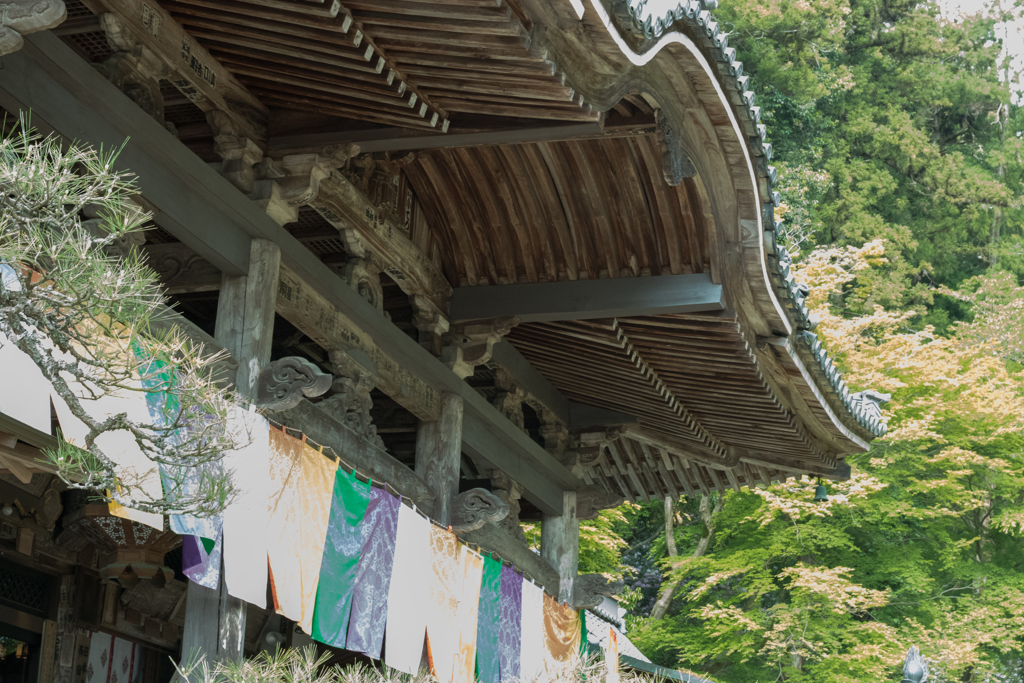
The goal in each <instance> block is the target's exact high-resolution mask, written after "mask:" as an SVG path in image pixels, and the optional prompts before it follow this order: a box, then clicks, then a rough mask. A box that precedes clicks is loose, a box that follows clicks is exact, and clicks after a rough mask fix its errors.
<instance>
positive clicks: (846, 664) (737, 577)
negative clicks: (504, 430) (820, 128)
mask: <svg viewBox="0 0 1024 683" xmlns="http://www.w3.org/2000/svg"><path fill="white" fill-rule="evenodd" d="M886 256H887V254H886V253H885V251H884V250H883V249H882V247H881V243H880V242H875V243H871V244H868V245H865V247H863V248H860V249H853V248H847V249H835V248H833V249H829V250H819V251H816V252H812V253H811V254H809V255H808V256H807V257H806V259H805V260H804V261H803V262H802V263H801V264H799V265H798V267H797V271H796V272H797V275H798V277H800V279H802V280H805V281H807V282H808V283H809V284H810V285H811V286H812V293H811V296H810V297H809V299H808V301H809V304H810V305H811V306H812V307H814V308H816V309H817V310H818V312H819V313H820V315H821V324H820V326H819V334H820V335H821V336H822V339H823V341H824V343H825V344H826V346H828V347H829V349H830V351H831V352H832V353H833V354H834V355H835V356H836V357H837V358H838V359H839V361H840V364H841V366H842V368H843V370H844V373H845V377H846V379H847V381H848V382H850V384H851V385H852V386H853V387H854V388H855V389H856V388H868V387H871V388H874V389H877V390H880V391H886V392H889V393H890V394H891V395H892V401H891V403H890V404H889V405H888V406H887V411H886V412H887V417H888V420H889V425H890V432H889V434H888V435H887V436H886V438H884V439H879V440H877V441H876V442H875V443H874V444H873V445H872V448H871V450H870V452H868V453H865V454H861V455H857V456H853V457H852V458H850V460H851V462H852V465H853V468H854V473H853V477H852V478H851V480H850V481H849V482H842V483H833V484H831V485H830V486H829V500H828V501H827V502H826V503H815V502H813V486H814V484H815V482H813V481H810V480H802V481H789V482H786V483H784V484H777V485H774V486H772V487H770V488H769V489H767V490H755V491H744V492H742V493H732V492H730V493H729V494H728V495H727V499H726V504H725V506H724V509H723V511H722V513H721V517H720V519H719V520H718V523H717V527H716V528H717V531H716V534H715V537H714V546H713V547H712V549H711V551H710V552H709V553H707V554H705V555H704V556H703V557H700V558H697V559H693V558H690V557H686V556H685V555H684V554H683V553H682V552H681V553H680V558H682V559H679V560H676V561H674V562H668V561H664V562H663V564H664V566H665V568H666V570H667V573H668V576H667V582H679V588H678V589H677V591H676V596H677V599H676V600H675V602H674V604H673V607H672V610H671V611H670V612H669V614H668V616H667V618H665V619H662V620H643V619H640V620H636V621H635V622H634V630H633V633H632V638H633V640H634V642H635V643H636V644H637V645H638V646H639V647H641V648H647V650H648V651H649V653H650V654H652V655H653V656H654V657H655V658H656V659H657V660H658V661H659V662H661V663H663V664H666V665H674V666H683V667H687V668H690V669H693V670H697V671H707V672H709V673H712V674H713V675H715V676H716V677H717V678H719V679H720V680H723V681H736V682H740V681H743V682H746V681H774V680H778V679H782V680H787V681H801V682H804V681H806V682H808V683H810V682H814V683H818V682H819V681H820V682H821V683H825V682H826V681H849V682H853V681H868V680H872V681H873V680H885V679H889V678H893V677H894V676H895V671H896V665H897V664H898V663H899V661H900V660H901V659H902V657H903V655H904V654H905V652H906V650H907V648H908V647H909V646H910V645H918V646H920V648H921V650H922V652H923V653H924V655H925V657H926V658H927V659H928V660H929V661H930V662H931V665H932V668H933V677H934V680H937V681H952V680H957V681H966V682H971V681H988V680H996V679H998V677H999V676H1005V675H1008V674H1010V673H1011V672H1012V671H1013V670H1014V667H1017V666H1018V665H1019V661H1018V659H1019V653H1020V652H1021V651H1022V650H1024V574H1022V570H1024V371H1022V366H1021V364H1020V363H1019V362H1016V361H1007V360H1005V358H1006V357H1007V355H1008V352H1007V349H1008V348H1011V347H1012V344H1013V343H1015V342H1016V341H1017V340H1019V339H1020V335H1021V333H1022V332H1024V317H1022V316H1019V315H1017V316H1016V318H1014V317H1013V316H1012V315H1011V313H1012V311H1013V310H1015V309H1012V308H1009V309H1008V308H1007V307H1012V306H1015V305H1019V302H1020V300H1021V298H1022V297H1021V291H1020V290H1021V288H1020V287H1019V286H1017V284H1016V282H1015V281H1014V279H1013V278H1012V277H1008V276H1007V275H1006V274H1005V273H1000V272H997V271H993V272H991V273H990V274H989V275H987V276H985V277H979V278H977V279H974V280H972V281H969V282H967V283H965V286H964V287H963V289H962V290H956V291H954V290H947V291H946V292H945V294H946V296H948V297H950V298H952V299H954V300H957V301H962V302H965V303H966V304H969V305H970V306H971V310H972V312H973V321H972V322H970V323H961V324H958V325H954V326H952V327H951V328H950V334H949V336H947V337H940V336H937V335H936V334H935V333H934V331H933V330H931V329H930V328H925V329H923V330H920V331H915V330H913V329H912V328H908V324H907V323H908V320H909V319H910V318H911V317H912V313H908V312H906V311H902V312H901V311H886V310H885V309H882V308H880V307H876V308H874V309H873V310H872V312H871V313H869V314H866V315H862V316H857V317H851V316H849V310H850V306H849V305H848V303H847V302H846V301H844V298H851V297H856V296H859V292H861V291H862V290H863V289H864V288H866V287H868V285H866V284H865V283H870V282H872V281H874V280H875V279H876V278H877V277H878V273H877V272H876V271H879V270H881V271H884V270H885V269H886V267H887V265H888V264H887V259H886ZM1008 310H1009V311H1010V312H1011V313H1007V311H1008ZM837 312H839V313H843V315H840V314H838V313H837ZM993 331H996V332H998V334H996V333H995V332H993ZM692 526H693V524H689V525H687V524H684V525H683V536H684V538H685V537H686V536H688V535H689V534H691V533H692V532H693V531H692ZM993 677H996V678H993Z"/></svg>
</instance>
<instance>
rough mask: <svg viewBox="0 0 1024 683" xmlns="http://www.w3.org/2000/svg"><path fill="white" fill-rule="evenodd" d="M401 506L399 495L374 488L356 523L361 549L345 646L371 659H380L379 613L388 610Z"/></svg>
mask: <svg viewBox="0 0 1024 683" xmlns="http://www.w3.org/2000/svg"><path fill="white" fill-rule="evenodd" d="M400 507H402V502H401V500H399V498H398V497H396V496H393V495H391V494H390V493H388V492H387V491H385V490H384V489H373V490H372V491H371V492H370V500H369V504H368V505H367V507H366V515H365V516H364V517H363V523H362V525H360V527H359V531H360V540H361V542H362V549H361V551H360V554H359V565H358V567H357V568H356V575H355V580H354V581H355V589H354V590H353V592H352V615H351V617H350V618H349V623H348V643H347V644H346V646H345V647H346V648H347V649H349V650H352V651H353V652H362V653H363V654H364V655H366V656H368V657H373V658H374V659H380V650H381V646H382V645H383V644H384V619H383V618H382V615H384V614H386V613H387V611H386V610H387V605H388V589H389V588H390V586H391V569H392V566H393V565H394V560H395V540H396V536H397V534H398V509H399V508H400Z"/></svg>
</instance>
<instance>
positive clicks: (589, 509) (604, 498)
mask: <svg viewBox="0 0 1024 683" xmlns="http://www.w3.org/2000/svg"><path fill="white" fill-rule="evenodd" d="M625 502H626V499H625V498H623V497H622V496H618V495H615V494H614V493H609V492H607V491H605V490H604V489H602V488H601V487H600V486H584V487H583V488H581V489H580V490H579V491H577V492H576V518H577V519H596V518H597V513H599V512H600V511H601V510H607V509H609V508H616V507H619V506H620V505H622V504H623V503H625Z"/></svg>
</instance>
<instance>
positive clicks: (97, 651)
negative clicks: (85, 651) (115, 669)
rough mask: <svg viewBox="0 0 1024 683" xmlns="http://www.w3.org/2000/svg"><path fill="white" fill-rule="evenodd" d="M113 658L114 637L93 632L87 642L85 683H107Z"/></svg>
mask: <svg viewBox="0 0 1024 683" xmlns="http://www.w3.org/2000/svg"><path fill="white" fill-rule="evenodd" d="M113 658H114V636H109V635H107V634H106V633H96V632H94V633H93V634H92V639H91V640H90V641H89V665H88V668H87V669H86V673H85V683H107V681H108V680H109V677H110V662H111V661H113Z"/></svg>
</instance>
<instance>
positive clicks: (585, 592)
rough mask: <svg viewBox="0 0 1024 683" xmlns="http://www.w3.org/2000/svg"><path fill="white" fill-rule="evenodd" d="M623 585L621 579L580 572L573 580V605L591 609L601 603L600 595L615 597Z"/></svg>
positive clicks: (624, 585)
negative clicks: (611, 579) (616, 579)
mask: <svg viewBox="0 0 1024 683" xmlns="http://www.w3.org/2000/svg"><path fill="white" fill-rule="evenodd" d="M625 587H626V584H625V583H624V582H623V581H609V580H608V579H606V578H605V577H604V576H602V575H600V574H580V575H579V576H577V577H576V580H575V581H574V582H573V587H572V604H573V607H575V608H576V609H593V608H594V607H597V606H598V605H600V604H601V596H603V595H607V596H608V597H615V596H616V595H618V594H619V593H621V592H622V589H623V588H625Z"/></svg>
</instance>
